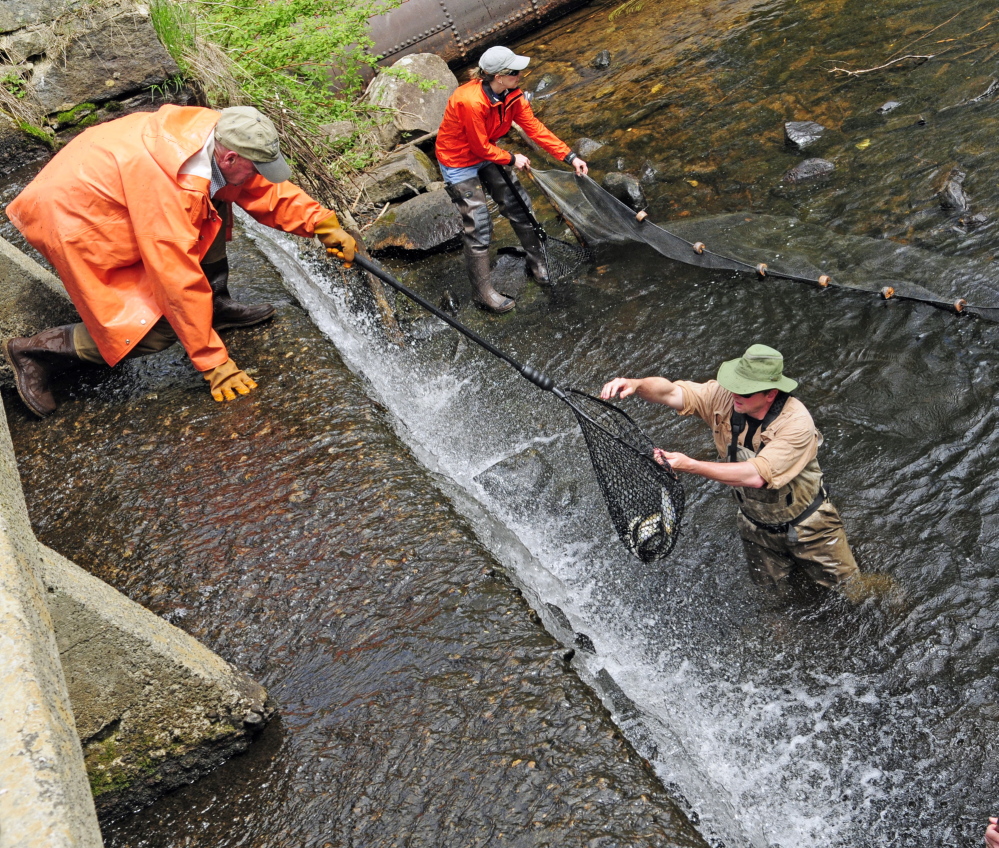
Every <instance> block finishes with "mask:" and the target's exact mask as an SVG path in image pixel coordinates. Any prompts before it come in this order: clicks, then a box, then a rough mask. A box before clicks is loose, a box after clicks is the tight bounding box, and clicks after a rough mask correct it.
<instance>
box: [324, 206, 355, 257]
mask: <svg viewBox="0 0 999 848" xmlns="http://www.w3.org/2000/svg"><path fill="white" fill-rule="evenodd" d="M316 238H317V239H319V241H321V242H322V243H323V246H324V247H325V248H326V252H327V253H331V254H332V255H333V256H336V257H337V258H338V259H342V260H343V261H344V268H349V267H350V263H351V262H353V261H354V249H355V248H356V247H357V243H356V242H355V241H354V237H353V236H352V235H351V234H350V233H348V232H347V231H346V230H345V229H343V228H342V227H341V226H340V221H339V220H338V219H337V217H336V213H333V214H332V215H330V216H329V217H328V218H323V220H322V221H320V222H319V223H318V224H316Z"/></svg>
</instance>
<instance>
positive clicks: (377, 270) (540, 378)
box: [354, 253, 565, 400]
mask: <svg viewBox="0 0 999 848" xmlns="http://www.w3.org/2000/svg"><path fill="white" fill-rule="evenodd" d="M354 262H355V264H357V265H358V266H360V267H361V268H363V269H364V270H365V271H367V272H368V273H369V274H374V275H375V276H376V277H377V278H378V279H379V280H381V281H382V282H384V283H387V284H388V285H390V286H391V287H392V288H394V289H395V290H396V291H398V292H401V293H402V294H404V295H405V296H406V297H408V298H409V299H410V300H412V301H413V302H414V303H418V304H419V305H420V306H422V307H423V308H424V309H426V310H427V312H429V313H430V314H431V315H434V316H435V317H437V318H440V320H441V321H443V322H444V323H445V324H449V325H450V326H452V327H454V329H456V330H457V331H458V332H459V333H461V334H463V335H464V336H466V337H467V338H469V339H471V340H472V341H473V342H475V343H476V344H477V345H479V346H480V347H483V348H485V349H486V350H487V351H489V353H491V354H492V355H493V356H497V357H499V358H500V359H502V360H503V361H504V362H505V363H506V364H507V365H510V366H512V367H513V368H514V369H515V370H516V371H518V372H519V373H520V375H521V376H522V377H524V378H525V379H527V380H530V381H531V382H532V383H534V385H535V386H537V387H538V388H539V389H543V390H544V391H546V392H551V393H552V394H553V395H555V396H556V397H558V398H561V399H562V400H565V393H564V392H563V391H562V390H561V389H559V387H558V386H556V385H555V381H554V380H552V379H551V377H548V376H547V375H545V374H542V373H541V372H540V371H538V370H537V369H536V368H532V367H531V366H530V365H523V364H521V363H520V362H517V360H516V359H514V358H513V357H511V356H509V355H507V354H506V353H504V352H503V351H501V350H500V349H499V348H498V347H494V346H493V345H491V344H490V343H489V342H487V341H486V340H485V339H484V338H482V337H481V336H479V335H477V334H476V333H473V332H472V331H471V330H469V329H468V327H466V326H465V325H464V324H462V323H461V322H460V321H457V320H456V319H454V318H452V317H451V316H450V315H448V314H447V313H446V312H444V311H443V310H441V309H438V308H437V307H436V306H434V305H433V304H432V303H430V302H429V301H427V300H426V299H425V298H423V297H421V296H420V295H418V294H417V293H416V292H415V291H413V290H412V289H410V288H407V287H406V286H404V285H403V284H402V283H400V282H399V281H398V280H397V279H396V278H395V277H393V276H392V275H391V274H389V273H388V271H386V270H384V269H383V268H382V267H381V266H379V265H377V264H376V263H375V262H374V261H373V260H371V259H368V258H366V257H364V256H361V255H360V254H359V253H358V254H355V256H354Z"/></svg>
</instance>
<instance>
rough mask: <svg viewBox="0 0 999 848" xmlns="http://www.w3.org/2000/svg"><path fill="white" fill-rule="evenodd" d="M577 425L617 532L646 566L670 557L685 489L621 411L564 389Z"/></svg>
mask: <svg viewBox="0 0 999 848" xmlns="http://www.w3.org/2000/svg"><path fill="white" fill-rule="evenodd" d="M561 397H562V400H564V401H565V402H566V403H567V404H568V406H569V408H570V409H572V411H573V414H574V415H575V416H576V421H577V422H578V423H579V427H580V429H581V430H582V431H583V438H584V439H585V440H586V447H587V450H588V451H589V454H590V461H591V462H592V463H593V471H594V474H595V475H596V478H597V482H598V483H599V484H600V491H601V492H602V493H603V496H604V500H605V501H606V503H607V511H608V512H609V513H610V518H611V523H612V524H613V525H614V530H615V531H616V532H617V535H618V537H619V538H620V539H621V541H622V542H623V543H624V545H625V546H626V547H627V548H628V550H630V551H631V552H632V553H633V554H634V555H635V556H636V557H638V558H639V559H640V560H641V561H642V562H657V561H659V560H662V559H665V558H666V557H668V556H669V555H670V553H672V551H673V548H674V547H675V545H676V542H677V539H678V538H679V535H680V524H681V521H682V520H683V510H684V504H685V498H684V491H683V484H682V483H681V482H680V478H679V476H678V475H677V473H676V472H675V471H674V470H673V469H672V468H671V467H670V466H669V465H668V464H667V465H660V464H659V463H658V462H656V460H655V459H654V457H653V450H654V448H653V445H652V441H651V439H649V437H648V436H646V435H645V433H643V432H642V430H641V429H640V428H639V427H638V425H637V424H636V423H635V422H634V421H633V420H632V419H631V418H630V417H629V416H628V415H627V414H626V413H625V412H623V411H622V410H621V409H618V407H616V406H614V405H613V404H610V403H607V402H606V401H603V400H600V399H599V398H595V397H592V396H591V395H588V394H584V393H583V392H579V391H576V390H575V389H564V390H562V392H561Z"/></svg>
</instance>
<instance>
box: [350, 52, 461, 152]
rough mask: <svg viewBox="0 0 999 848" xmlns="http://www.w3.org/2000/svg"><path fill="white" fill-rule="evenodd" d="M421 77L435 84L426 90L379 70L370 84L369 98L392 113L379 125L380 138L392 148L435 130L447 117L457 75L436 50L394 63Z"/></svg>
mask: <svg viewBox="0 0 999 848" xmlns="http://www.w3.org/2000/svg"><path fill="white" fill-rule="evenodd" d="M392 68H394V69H400V70H404V71H406V72H407V73H408V74H412V75H413V76H414V77H418V78H419V79H421V80H430V81H431V82H433V83H434V87H433V88H432V89H430V90H429V91H424V90H423V89H422V88H421V87H420V86H419V85H416V84H415V83H410V82H405V81H404V80H401V79H399V78H398V77H396V76H392V75H391V74H386V73H385V72H382V73H379V74H378V76H376V77H375V78H374V79H373V80H372V81H371V85H369V86H368V91H367V95H366V96H367V99H368V101H369V102H370V103H371V104H372V105H374V106H379V107H381V108H383V109H385V110H386V111H387V112H389V113H390V115H391V119H390V120H387V121H386V122H385V123H384V124H382V126H381V127H380V128H379V140H380V142H381V144H382V146H383V147H384V148H385V149H386V150H389V149H391V148H393V147H395V146H396V145H397V144H398V143H399V142H400V140H402V141H405V140H407V139H410V138H416V137H417V136H421V135H425V134H426V133H431V132H435V131H436V130H437V128H438V127H439V126H440V125H441V119H442V118H443V117H444V107H445V106H447V101H448V98H449V97H450V96H451V94H452V93H453V92H454V90H455V89H456V88H457V87H458V78H457V77H456V76H455V75H454V74H453V73H451V69H450V68H449V67H448V66H447V63H446V62H445V61H444V60H443V59H441V58H440V57H439V56H435V55H434V54H433V53H413V54H410V55H409V56H403V57H402V58H401V59H400V60H399V61H398V62H396V63H395V64H394V65H392Z"/></svg>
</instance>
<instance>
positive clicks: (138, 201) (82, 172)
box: [7, 105, 333, 371]
mask: <svg viewBox="0 0 999 848" xmlns="http://www.w3.org/2000/svg"><path fill="white" fill-rule="evenodd" d="M218 120H219V113H218V112H215V111H212V110H211V109H202V108H199V107H195V106H172V105H171V106H163V107H162V108H161V109H160V110H159V111H157V112H152V113H149V112H138V113H135V114H132V115H127V116H126V117H124V118H118V119H117V120H114V121H110V122H108V123H106V124H101V125H99V126H96V127H92V128H91V129H88V130H86V131H85V132H83V133H81V134H80V135H79V136H77V137H76V138H75V139H73V140H72V141H71V142H70V143H69V144H67V145H66V147H64V148H63V149H62V150H61V151H59V153H58V154H56V156H55V157H54V158H53V159H52V161H51V162H49V163H48V164H47V165H46V166H45V167H44V168H43V169H42V171H41V172H40V173H39V174H38V176H37V177H35V179H34V180H32V182H31V183H30V184H29V185H28V186H27V187H26V188H25V189H24V191H22V192H21V193H20V194H19V195H18V196H17V197H16V198H14V201H13V202H12V203H11V204H10V205H9V206H8V207H7V216H8V217H9V218H10V220H11V221H12V222H13V223H14V225H15V226H16V227H17V228H18V229H19V230H20V231H21V232H22V233H23V234H24V237H25V238H26V239H27V240H28V241H29V242H30V243H31V244H32V245H34V247H35V248H37V249H38V251H39V252H40V253H42V255H44V256H45V258H46V259H48V260H49V262H51V263H52V265H53V267H54V268H55V270H56V272H57V273H58V274H59V277H60V278H61V279H62V282H63V284H64V285H65V286H66V290H67V291H68V292H69V296H70V297H71V298H72V300H73V303H74V305H75V306H76V308H77V311H78V312H79V313H80V317H81V318H82V319H83V322H84V324H86V325H87V329H88V330H89V331H90V335H91V336H93V338H94V341H95V342H96V343H97V347H98V348H99V349H100V352H101V355H102V356H103V357H104V359H105V360H106V361H107V362H108V364H109V365H116V364H117V363H118V362H119V361H121V359H122V357H124V356H125V354H126V353H128V351H129V350H131V349H132V348H133V347H134V346H135V345H136V344H137V343H138V342H139V340H140V339H141V338H142V337H143V336H144V335H145V334H146V333H147V332H148V331H149V330H150V329H151V328H152V326H153V325H154V324H155V323H156V322H157V321H158V320H159V319H160V318H161V317H164V316H165V317H166V319H167V321H169V322H170V326H171V327H173V329H174V331H175V332H176V333H177V336H178V337H179V339H180V342H181V344H183V345H184V349H185V350H186V351H187V355H188V356H189V357H190V358H191V362H192V363H193V364H194V367H195V368H197V369H198V370H199V371H207V370H208V369H210V368H214V367H215V366H216V365H221V364H222V363H223V362H225V361H226V359H227V358H228V356H229V355H228V353H227V352H226V349H225V345H223V344H222V340H221V339H220V338H219V336H218V334H217V333H216V332H215V331H214V330H213V329H212V289H211V286H210V285H209V283H208V280H207V279H206V278H205V275H204V273H203V272H202V270H201V265H200V262H201V259H202V257H203V256H204V255H205V253H206V252H207V251H208V248H209V247H210V246H211V244H212V241H213V240H214V238H215V236H216V234H217V233H218V231H219V227H220V226H221V223H220V220H219V216H218V214H217V213H216V212H215V209H214V207H213V206H212V203H211V200H210V198H209V181H208V180H207V179H204V178H203V177H197V176H194V175H192V174H179V171H180V169H181V166H182V165H183V164H184V162H185V161H186V160H187V159H188V158H190V157H191V156H192V155H194V154H195V153H197V152H199V151H200V150H201V149H202V147H204V145H205V142H206V141H207V140H208V136H209V133H211V132H213V131H214V128H215V125H216V124H217V123H218ZM216 198H217V199H219V200H229V201H232V202H234V203H236V204H237V205H239V206H241V207H242V208H243V209H245V210H246V211H247V212H249V213H250V215H252V216H253V217H254V218H256V219H257V220H258V221H260V222H261V223H262V224H266V225H267V226H269V227H274V228H276V229H281V230H284V231H285V232H290V233H296V234H298V235H301V236H311V235H314V233H315V225H316V224H317V223H318V222H319V221H321V220H323V219H324V218H326V217H328V216H329V215H332V214H333V213H332V212H331V211H330V210H328V209H324V208H323V207H322V206H320V205H319V204H318V203H317V202H316V201H315V200H313V199H312V198H311V197H309V196H308V195H307V194H305V192H303V191H302V190H301V189H299V188H296V187H295V186H293V185H292V184H291V183H287V182H285V183H280V184H274V183H270V182H268V181H267V180H265V179H264V178H263V177H262V176H260V175H259V174H254V175H253V176H252V177H251V178H250V179H249V180H247V181H246V182H245V183H244V184H243V185H241V186H226V187H225V188H224V189H223V190H222V191H220V192H219V193H218V194H217V195H216Z"/></svg>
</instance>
